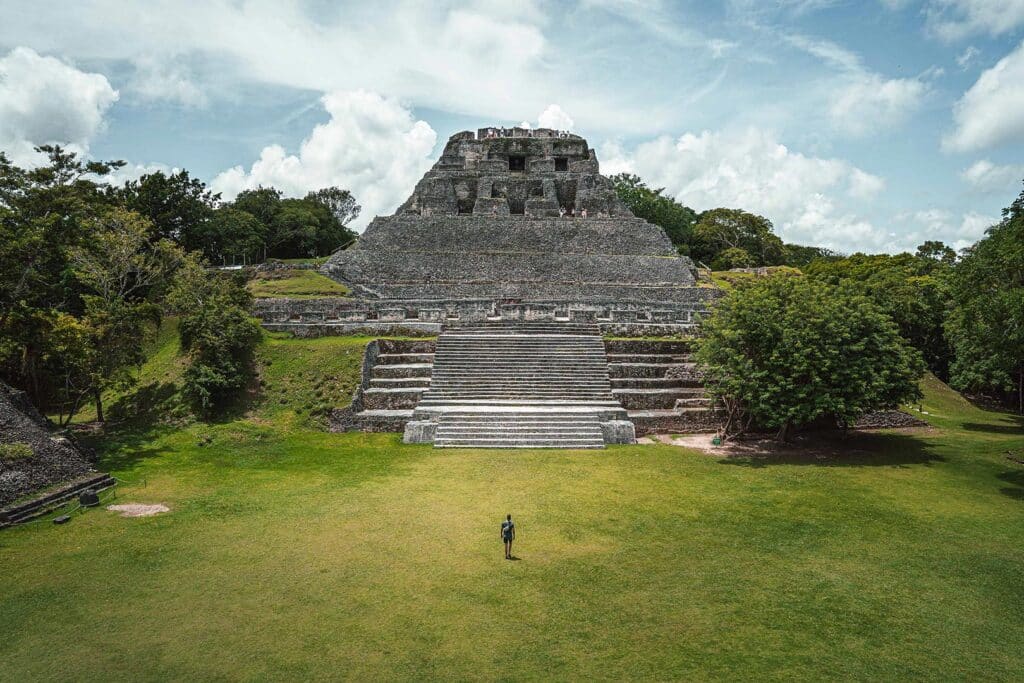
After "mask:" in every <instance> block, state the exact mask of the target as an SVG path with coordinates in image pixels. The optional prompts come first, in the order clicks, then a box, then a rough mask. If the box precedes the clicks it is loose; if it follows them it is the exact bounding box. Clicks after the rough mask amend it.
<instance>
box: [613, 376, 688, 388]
mask: <svg viewBox="0 0 1024 683" xmlns="http://www.w3.org/2000/svg"><path fill="white" fill-rule="evenodd" d="M611 384H612V389H673V388H678V387H699V386H701V384H700V382H699V381H697V380H695V379H690V378H686V377H612V378H611Z"/></svg>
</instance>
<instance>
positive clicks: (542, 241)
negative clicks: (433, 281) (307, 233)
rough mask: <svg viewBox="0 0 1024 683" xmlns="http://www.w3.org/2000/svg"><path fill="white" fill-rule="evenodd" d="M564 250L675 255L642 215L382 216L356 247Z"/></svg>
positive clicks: (401, 249) (370, 249)
mask: <svg viewBox="0 0 1024 683" xmlns="http://www.w3.org/2000/svg"><path fill="white" fill-rule="evenodd" d="M446 244H451V245H458V247H459V249H460V250H461V251H470V252H473V251H476V252H499V253H500V252H539V253H545V252H559V253H566V254H629V255H647V256H675V255H676V252H675V249H674V248H673V246H672V242H671V241H670V240H669V239H668V236H667V235H666V234H665V231H664V230H662V229H661V228H659V227H658V226H656V225H653V224H651V223H648V222H647V221H645V220H643V219H642V218H618V219H610V218H543V219H541V218H538V219H531V218H524V217H521V216H515V217H510V218H507V219H504V220H501V221H495V220H492V219H491V218H490V217H489V216H424V217H418V216H403V215H397V216H378V217H377V218H375V219H373V222H372V223H370V225H369V226H368V227H367V228H366V230H365V232H363V234H362V235H360V237H359V241H358V243H357V244H356V245H355V246H353V247H352V250H356V249H358V250H365V251H372V252H381V251H399V252H427V253H430V252H437V251H438V250H439V249H440V247H441V245H446Z"/></svg>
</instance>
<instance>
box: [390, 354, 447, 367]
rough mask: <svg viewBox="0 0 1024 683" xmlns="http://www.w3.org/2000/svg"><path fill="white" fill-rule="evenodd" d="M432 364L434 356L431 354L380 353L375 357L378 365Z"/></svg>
mask: <svg viewBox="0 0 1024 683" xmlns="http://www.w3.org/2000/svg"><path fill="white" fill-rule="evenodd" d="M433 362H434V354H432V353H381V354H379V355H378V356H377V364H378V365H406V364H410V363H417V364H431V363H433Z"/></svg>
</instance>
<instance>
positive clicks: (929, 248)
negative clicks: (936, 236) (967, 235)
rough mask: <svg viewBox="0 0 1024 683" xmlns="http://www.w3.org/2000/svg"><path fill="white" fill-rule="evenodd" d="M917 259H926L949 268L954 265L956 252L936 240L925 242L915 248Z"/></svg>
mask: <svg viewBox="0 0 1024 683" xmlns="http://www.w3.org/2000/svg"><path fill="white" fill-rule="evenodd" d="M916 256H917V257H918V258H927V259H932V260H935V261H938V262H940V263H944V264H946V265H947V266H951V265H953V264H954V263H956V252H955V251H953V249H952V247H947V246H946V245H945V244H944V243H943V242H940V241H938V240H927V241H926V242H924V243H923V244H921V245H920V246H918V248H917V254H916Z"/></svg>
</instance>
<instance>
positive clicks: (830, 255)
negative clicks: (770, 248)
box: [785, 244, 843, 268]
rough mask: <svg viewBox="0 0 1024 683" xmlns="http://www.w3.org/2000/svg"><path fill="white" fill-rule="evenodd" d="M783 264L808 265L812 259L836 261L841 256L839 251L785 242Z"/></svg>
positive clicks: (797, 266)
mask: <svg viewBox="0 0 1024 683" xmlns="http://www.w3.org/2000/svg"><path fill="white" fill-rule="evenodd" d="M785 253H786V262H785V265H787V266H792V267H794V268H803V267H804V266H809V265H810V264H811V263H813V262H814V261H819V260H820V261H836V260H839V259H841V258H843V255H842V254H840V253H839V252H836V251H832V250H831V249H826V248H825V247H808V246H804V245H802V244H787V245H786V246H785Z"/></svg>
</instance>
